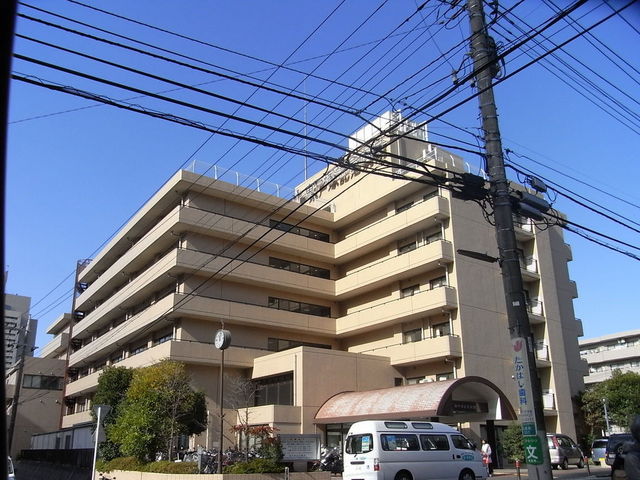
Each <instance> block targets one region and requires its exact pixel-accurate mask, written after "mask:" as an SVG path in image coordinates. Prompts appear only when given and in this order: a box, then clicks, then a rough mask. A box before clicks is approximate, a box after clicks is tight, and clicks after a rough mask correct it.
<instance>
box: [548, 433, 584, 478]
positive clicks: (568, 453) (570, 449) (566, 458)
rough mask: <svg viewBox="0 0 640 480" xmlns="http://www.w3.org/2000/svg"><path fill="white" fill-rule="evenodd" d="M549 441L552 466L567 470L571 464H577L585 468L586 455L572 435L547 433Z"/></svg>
mask: <svg viewBox="0 0 640 480" xmlns="http://www.w3.org/2000/svg"><path fill="white" fill-rule="evenodd" d="M547 441H548V442H549V455H550V456H551V466H553V468H558V467H560V468H562V469H563V470H566V469H567V468H569V465H577V466H578V468H584V457H583V455H582V450H580V447H578V445H576V442H574V441H573V440H572V439H571V438H570V437H568V436H566V435H562V434H560V433H549V434H547Z"/></svg>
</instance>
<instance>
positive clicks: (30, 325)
mask: <svg viewBox="0 0 640 480" xmlns="http://www.w3.org/2000/svg"><path fill="white" fill-rule="evenodd" d="M30 308H31V297H23V296H22V295H12V294H5V296H4V368H5V371H6V372H9V371H11V369H12V367H14V366H15V365H16V363H17V362H18V360H19V359H20V357H21V355H22V354H23V352H24V355H25V356H33V351H34V350H35V342H36V330H37V328H38V321H37V320H36V319H33V318H31V316H30V315H29V310H30Z"/></svg>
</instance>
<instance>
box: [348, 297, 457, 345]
mask: <svg viewBox="0 0 640 480" xmlns="http://www.w3.org/2000/svg"><path fill="white" fill-rule="evenodd" d="M457 306H458V301H457V294H456V289H455V288H453V287H439V288H435V289H433V290H426V291H422V292H417V293H416V294H415V295H411V296H407V297H404V298H397V299H393V300H388V301H386V302H384V303H381V304H378V305H373V306H371V307H365V308H362V309H360V310H356V309H354V311H351V312H349V313H347V314H346V315H344V316H342V317H340V318H338V319H336V334H337V335H347V334H355V333H361V332H364V331H366V330H367V329H370V328H372V327H373V328H378V327H382V326H387V325H393V324H398V323H401V322H406V321H409V320H413V319H416V318H420V317H426V316H428V315H433V314H435V313H442V311H443V310H452V309H454V308H457Z"/></svg>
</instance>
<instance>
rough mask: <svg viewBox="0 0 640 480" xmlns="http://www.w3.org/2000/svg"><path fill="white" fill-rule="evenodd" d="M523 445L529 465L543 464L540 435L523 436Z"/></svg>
mask: <svg viewBox="0 0 640 480" xmlns="http://www.w3.org/2000/svg"><path fill="white" fill-rule="evenodd" d="M522 446H523V447H524V457H525V459H526V462H527V463H528V464H529V465H542V445H541V444H540V439H539V438H538V437H522Z"/></svg>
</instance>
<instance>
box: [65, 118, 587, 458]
mask: <svg viewBox="0 0 640 480" xmlns="http://www.w3.org/2000/svg"><path fill="white" fill-rule="evenodd" d="M389 118H390V117H389V116H387V117H384V116H383V117H381V119H380V120H379V126H380V125H382V126H385V125H386V124H388V122H389V121H390V120H389ZM385 122H387V123H385ZM407 126H411V127H417V125H411V124H409V123H405V124H404V125H403V126H402V128H403V129H404V128H405V127H407ZM370 130H371V127H367V128H365V129H363V130H361V131H359V132H357V133H356V134H355V135H354V137H353V139H352V140H351V143H352V145H350V147H351V148H353V147H354V146H357V145H358V140H366V139H367V138H369V137H370V136H371V135H372V132H371V131H370ZM385 152H387V153H388V152H396V153H400V154H401V155H404V156H407V157H409V158H413V159H416V160H419V161H421V162H423V164H424V165H425V166H426V167H427V168H429V169H433V168H444V169H447V170H451V171H456V172H460V171H464V169H465V168H466V166H465V163H464V161H463V160H462V159H461V158H460V157H457V156H455V155H453V154H450V153H448V152H446V151H444V150H441V149H438V148H436V147H434V146H433V145H431V144H429V143H428V142H427V132H426V128H425V127H421V128H417V129H416V130H414V131H413V132H411V133H410V134H409V135H408V136H406V137H403V138H399V139H397V140H396V141H395V142H393V143H392V144H391V145H390V146H389V147H387V149H386V150H385ZM381 155H384V153H382V154H381ZM389 160H390V161H392V160H393V159H392V158H389ZM395 172H396V173H398V174H401V175H405V176H407V178H408V179H391V178H385V177H381V176H376V175H372V174H363V173H358V172H354V171H351V170H345V171H342V170H341V169H339V168H338V167H333V168H331V169H329V170H328V172H325V171H323V172H320V173H318V174H317V175H316V176H315V177H313V178H311V179H309V180H308V181H307V182H305V183H304V184H302V185H300V186H299V187H298V189H297V195H295V196H294V197H293V199H292V200H284V199H283V198H282V195H283V191H282V190H281V189H276V188H275V187H274V186H273V185H269V184H268V183H266V182H259V181H254V182H253V183H252V185H251V186H246V185H245V186H243V185H237V184H236V183H235V181H224V180H225V179H227V178H229V173H230V172H222V173H221V170H219V169H218V168H215V167H212V168H211V169H209V170H207V171H206V172H204V174H200V173H196V172H191V171H186V170H182V171H179V172H177V173H176V174H175V175H174V176H173V178H171V179H170V180H169V181H168V182H167V183H166V184H165V185H164V186H163V187H162V188H161V189H160V190H159V191H158V192H157V193H156V194H155V195H154V196H153V198H152V199H151V200H149V202H147V203H146V204H145V205H144V206H143V207H142V208H141V209H140V210H139V211H138V213H137V214H136V215H135V216H134V217H133V218H132V219H131V220H130V221H129V222H128V223H127V225H126V226H125V227H124V228H123V229H122V230H121V231H120V232H119V233H118V234H117V235H116V236H115V237H114V238H113V239H112V240H111V241H110V242H109V243H108V244H107V246H106V247H105V248H104V249H103V250H102V251H101V252H100V253H99V254H98V255H97V256H96V257H95V258H94V259H92V260H91V261H90V262H89V261H88V262H85V263H84V264H82V268H81V270H80V272H79V277H78V291H79V292H80V293H79V294H78V296H77V298H76V300H75V310H76V311H75V312H74V314H73V320H70V319H69V318H67V320H66V322H65V321H64V317H63V318H61V320H60V322H61V323H60V324H59V325H58V326H57V327H56V328H57V330H56V329H54V330H55V331H57V332H58V334H59V335H62V334H65V335H67V336H68V338H69V339H70V341H69V342H70V343H69V345H70V346H71V350H70V357H69V382H68V384H67V385H66V390H65V412H64V416H63V420H62V427H70V426H73V425H77V424H81V423H83V422H88V421H89V420H90V415H89V407H90V403H91V397H92V394H93V392H94V391H95V388H96V385H97V380H98V377H99V375H100V372H101V370H102V369H103V368H104V367H105V366H106V365H118V366H126V367H141V366H146V365H150V364H153V363H155V362H158V361H160V360H161V359H165V358H170V359H173V360H177V361H181V362H184V363H185V364H186V365H187V366H188V370H189V372H190V374H191V378H192V381H193V385H194V386H195V387H196V388H198V389H201V390H203V391H204V392H205V393H206V396H207V402H208V406H209V410H210V412H212V413H211V416H210V422H209V427H208V429H207V431H206V432H205V433H203V434H202V435H201V436H200V437H199V438H197V439H193V440H192V442H193V444H196V443H197V444H201V445H205V446H207V447H212V446H217V443H218V442H217V439H218V432H219V430H218V422H219V420H218V417H217V416H215V415H214V414H213V412H217V411H218V402H217V399H218V379H219V375H220V360H221V354H220V351H219V350H217V349H216V348H215V347H214V345H213V339H214V335H215V333H216V331H217V330H218V329H220V328H221V327H224V328H225V329H228V330H229V331H230V332H231V335H232V342H231V346H230V347H229V348H228V349H227V350H226V351H225V376H241V377H245V378H252V379H253V380H254V381H255V382H257V383H258V385H259V386H260V388H259V389H258V392H257V394H256V396H255V399H254V401H253V403H254V405H253V406H252V407H251V408H250V410H249V422H250V423H252V424H261V425H263V424H269V425H272V426H274V427H277V428H278V429H279V431H280V432H281V433H320V434H321V435H325V437H324V439H323V441H324V442H327V443H329V444H333V443H339V441H340V435H341V433H342V432H344V429H345V428H346V426H347V425H348V424H349V422H352V421H354V420H357V419H358V418H370V417H371V415H378V416H386V417H389V418H391V417H393V418H402V417H408V416H413V417H416V418H434V417H438V418H439V419H440V420H441V421H448V422H452V423H458V424H460V426H461V427H463V428H466V429H468V431H469V432H471V433H472V434H475V435H476V436H479V435H482V434H484V430H483V429H484V428H485V420H488V419H489V418H490V419H491V422H494V421H495V423H496V425H506V423H507V420H508V419H509V418H511V417H512V416H513V415H509V412H513V410H517V400H518V397H517V394H516V388H515V385H514V382H513V380H512V375H513V365H512V358H511V353H510V352H511V351H512V348H511V342H510V338H509V331H508V329H507V318H506V314H505V305H504V303H505V300H504V293H503V287H502V280H501V274H500V269H499V267H498V265H497V263H488V262H486V261H481V260H477V259H474V258H470V257H468V256H462V255H460V254H459V253H457V251H458V250H460V249H463V250H471V251H475V252H481V253H486V254H488V255H490V256H496V255H497V247H496V241H495V233H494V227H493V226H492V225H490V224H489V223H488V222H487V221H486V220H485V218H484V216H483V214H482V211H481V209H480V207H479V206H478V205H477V204H476V203H474V202H465V201H462V200H460V199H457V198H454V197H452V195H451V192H450V191H449V190H447V189H445V188H440V187H437V186H431V185H426V184H425V183H421V182H420V181H415V180H420V179H421V178H426V176H422V175H418V174H415V173H411V172H407V171H406V165H402V164H398V165H397V168H396V169H395ZM438 172H439V173H440V174H443V170H438ZM237 178H240V177H237ZM522 188H524V187H522ZM311 194H313V201H312V202H309V201H303V200H304V198H305V197H308V196H309V195H311ZM517 222H518V223H517V225H518V226H517V238H518V243H519V248H520V251H521V261H522V275H523V278H524V281H525V285H526V289H527V297H528V301H529V305H528V308H529V312H530V322H531V325H532V329H533V334H534V338H535V342H536V346H537V358H538V362H537V367H538V372H539V375H540V378H541V382H542V386H543V389H544V407H545V420H546V424H547V430H548V431H556V432H564V433H567V434H569V435H572V436H575V427H574V409H573V405H572V400H571V398H572V396H573V395H575V394H576V393H577V392H578V391H579V390H581V389H582V388H583V381H582V377H583V375H585V374H586V373H587V371H586V364H585V363H584V362H582V361H581V360H580V356H579V351H578V340H577V339H578V337H579V336H581V335H582V327H581V323H580V322H579V321H578V320H576V319H575V316H574V312H573V306H572V299H573V298H575V297H576V296H577V292H576V285H575V283H574V282H573V281H571V280H570V278H569V275H568V268H567V262H568V261H570V260H571V249H570V247H569V246H568V245H567V244H566V243H565V242H564V240H563V236H562V232H561V230H560V229H559V228H557V227H552V228H546V229H539V228H537V227H536V225H535V224H534V223H533V222H531V221H529V220H527V219H522V218H519V219H517ZM62 324H65V325H67V324H72V325H71V327H72V329H71V331H70V332H69V330H68V328H67V329H63V328H60V327H61V325H62ZM52 333H53V332H52ZM56 338H58V337H56ZM58 341H59V344H60V345H64V344H65V342H64V339H62V338H60V339H58V340H56V339H54V342H58ZM56 345H58V344H56ZM60 352H61V353H60V356H61V357H63V356H64V354H63V353H62V350H60ZM445 387H446V388H445ZM403 389H404V390H403ZM438 389H439V390H438ZM436 391H438V392H440V393H438V394H437V395H438V398H439V399H440V398H442V399H444V400H442V401H441V402H440V403H438V402H435V403H434V404H433V405H431V406H425V405H426V404H424V405H421V406H419V407H416V408H414V410H411V413H409V410H396V411H392V410H393V409H394V408H396V409H397V408H398V402H397V401H394V400H392V396H393V395H395V394H397V393H398V392H400V393H402V395H401V397H402V398H409V397H410V396H412V395H413V397H416V402H420V401H422V400H424V399H425V398H426V399H427V400H429V398H430V395H435V394H433V392H436ZM348 392H353V393H352V394H359V395H361V397H360V399H359V400H356V399H350V398H351V397H349V396H348V395H349V393H348ZM368 392H369V393H368ZM416 392H418V393H419V392H423V393H421V394H420V395H415V394H416ZM429 392H431V393H429ZM452 392H453V393H452ZM405 393H406V395H405ZM345 395H347V396H346V397H345ZM413 397H412V398H413ZM422 397H423V398H422ZM427 397H429V398H427ZM363 398H365V399H370V400H371V399H372V401H363V400H362V399H363ZM421 398H422V400H421ZM445 400H446V401H445ZM341 401H342V402H343V403H342V405H343V406H349V407H353V406H354V405H355V404H357V405H355V406H357V407H358V408H360V409H361V410H360V411H355V410H354V411H350V413H349V412H347V411H346V410H347V408H346V407H345V408H338V405H340V402H341ZM227 402H229V400H227ZM345 402H346V403H345ZM384 402H387V403H386V404H385V403H384ZM230 403H231V402H229V404H230ZM400 403H402V402H400ZM432 403H433V402H432ZM445 404H446V405H445ZM381 405H388V409H387V410H383V411H382V412H379V411H376V410H375V408H379V407H380V406H381ZM362 409H364V410H362ZM366 409H368V410H366ZM356 410H357V409H356ZM365 410H366V411H365ZM225 419H226V420H225V421H226V422H227V423H228V424H229V426H230V425H231V424H233V423H235V417H234V416H233V415H230V414H227V415H225ZM224 435H225V437H226V440H225V443H226V442H229V443H236V439H234V438H233V437H232V434H231V433H229V430H228V429H227V428H226V427H225V431H224Z"/></svg>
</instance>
